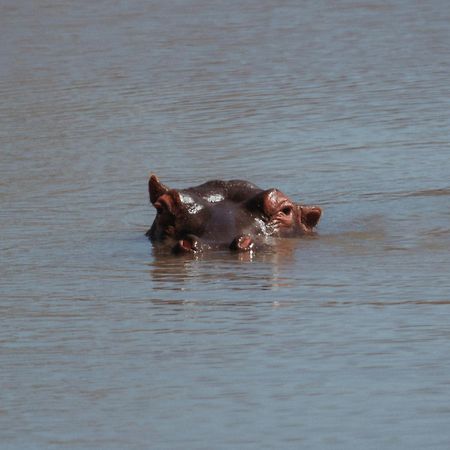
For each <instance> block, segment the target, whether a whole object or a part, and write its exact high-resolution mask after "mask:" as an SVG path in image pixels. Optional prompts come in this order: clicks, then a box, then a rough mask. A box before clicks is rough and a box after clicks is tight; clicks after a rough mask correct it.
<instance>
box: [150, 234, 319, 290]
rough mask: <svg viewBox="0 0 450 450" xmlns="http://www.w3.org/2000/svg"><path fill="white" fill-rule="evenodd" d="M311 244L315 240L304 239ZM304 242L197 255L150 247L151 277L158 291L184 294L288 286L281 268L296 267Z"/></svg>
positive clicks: (276, 242) (280, 242)
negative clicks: (205, 288) (193, 288)
mask: <svg viewBox="0 0 450 450" xmlns="http://www.w3.org/2000/svg"><path fill="white" fill-rule="evenodd" d="M304 239H306V240H309V241H311V240H312V239H314V238H311V237H307V238H304ZM302 241H303V239H274V240H273V243H272V244H271V246H270V247H269V246H267V247H266V248H264V249H261V250H258V251H252V252H231V251H209V252H205V253H200V254H196V255H176V256H175V255H172V254H169V253H168V250H167V249H160V248H153V256H154V259H153V261H152V262H151V263H150V264H149V265H150V267H151V269H150V276H151V278H152V280H153V282H154V283H155V286H157V288H158V289H161V290H174V291H183V290H186V289H189V284H190V283H194V285H197V283H203V284H206V285H210V286H214V285H219V286H221V287H220V288H221V289H222V286H227V289H230V290H235V291H241V290H255V289H256V290H258V289H263V290H267V289H276V288H278V287H289V286H290V283H289V280H288V279H286V278H285V277H284V276H283V275H281V274H282V273H283V268H284V267H287V266H292V265H294V264H295V258H296V252H297V250H298V251H301V246H302Z"/></svg>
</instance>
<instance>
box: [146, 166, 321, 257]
mask: <svg viewBox="0 0 450 450" xmlns="http://www.w3.org/2000/svg"><path fill="white" fill-rule="evenodd" d="M148 190H149V194H150V201H151V203H152V204H153V206H154V207H155V209H156V211H157V214H156V218H155V220H154V222H153V225H152V227H151V228H150V230H148V232H147V236H148V237H149V238H150V239H151V241H152V242H153V243H154V244H162V245H164V246H168V247H170V248H171V249H172V250H173V251H174V252H175V253H198V252H201V251H203V250H206V249H224V248H229V249H231V250H235V251H244V252H245V251H250V250H254V249H255V248H257V247H258V246H260V245H265V244H267V243H268V240H269V238H270V237H297V236H302V235H306V234H311V233H313V231H314V227H315V226H316V225H317V223H318V222H319V219H320V216H321V214H322V210H321V208H319V207H318V206H305V205H299V204H296V203H294V202H293V201H292V200H291V199H290V198H289V197H288V196H287V195H285V194H283V192H281V191H279V190H278V189H267V190H263V189H261V188H259V187H258V186H255V185H254V184H252V183H249V182H247V181H242V180H231V181H222V180H213V181H208V182H206V183H204V184H201V185H199V186H195V187H191V188H188V189H182V190H175V189H170V188H168V187H167V186H165V185H164V184H162V183H161V182H160V181H159V180H158V178H157V177H156V176H155V175H152V176H151V177H150V180H149V183H148Z"/></svg>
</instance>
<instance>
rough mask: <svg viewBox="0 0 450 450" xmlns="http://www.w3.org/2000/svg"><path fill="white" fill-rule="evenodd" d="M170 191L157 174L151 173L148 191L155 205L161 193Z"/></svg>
mask: <svg viewBox="0 0 450 450" xmlns="http://www.w3.org/2000/svg"><path fill="white" fill-rule="evenodd" d="M168 191H169V188H168V187H167V186H165V185H164V184H162V183H161V182H160V181H159V180H158V177H157V176H156V175H153V174H152V175H151V177H150V180H148V193H149V195H150V201H151V202H152V204H153V205H154V204H155V202H156V201H157V200H158V198H159V197H161V195H163V194H165V193H166V192H168Z"/></svg>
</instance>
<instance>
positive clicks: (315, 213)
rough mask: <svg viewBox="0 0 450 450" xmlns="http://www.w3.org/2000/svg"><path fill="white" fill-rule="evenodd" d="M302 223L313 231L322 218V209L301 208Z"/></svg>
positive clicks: (316, 207) (312, 207)
mask: <svg viewBox="0 0 450 450" xmlns="http://www.w3.org/2000/svg"><path fill="white" fill-rule="evenodd" d="M300 211H301V221H302V224H303V225H305V226H306V227H307V228H309V229H311V230H312V229H313V228H314V227H315V226H316V225H317V224H318V223H319V220H320V217H321V216H322V209H321V208H319V207H318V206H300Z"/></svg>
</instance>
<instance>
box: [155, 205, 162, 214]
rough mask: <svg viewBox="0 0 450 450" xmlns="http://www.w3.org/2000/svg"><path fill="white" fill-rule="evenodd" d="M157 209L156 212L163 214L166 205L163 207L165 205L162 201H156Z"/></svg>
mask: <svg viewBox="0 0 450 450" xmlns="http://www.w3.org/2000/svg"><path fill="white" fill-rule="evenodd" d="M154 206H155V209H156V212H157V213H158V214H162V213H163V211H164V207H163V205H162V204H161V203H159V202H158V203H155V205H154Z"/></svg>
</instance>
